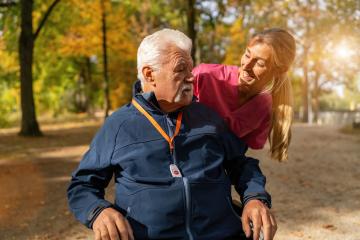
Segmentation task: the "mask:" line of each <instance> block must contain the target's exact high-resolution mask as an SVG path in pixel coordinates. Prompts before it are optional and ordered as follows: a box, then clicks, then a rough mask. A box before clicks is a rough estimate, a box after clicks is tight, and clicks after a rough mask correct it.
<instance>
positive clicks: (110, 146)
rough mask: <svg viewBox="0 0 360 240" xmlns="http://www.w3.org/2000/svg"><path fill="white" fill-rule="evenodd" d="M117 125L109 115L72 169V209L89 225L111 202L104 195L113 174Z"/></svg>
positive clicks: (69, 197)
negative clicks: (76, 166)
mask: <svg viewBox="0 0 360 240" xmlns="http://www.w3.org/2000/svg"><path fill="white" fill-rule="evenodd" d="M110 118H111V116H110ZM113 122H114V121H113ZM114 125H115V124H112V123H111V121H110V120H109V119H108V120H107V121H106V122H105V124H104V126H103V127H102V128H101V129H100V131H99V132H98V133H97V134H96V136H95V138H94V139H93V141H92V143H91V145H90V148H89V150H88V151H87V152H86V153H85V155H84V156H83V159H82V160H81V162H80V164H79V166H78V168H77V169H76V170H75V172H73V174H72V179H71V182H70V185H69V187H68V190H67V196H68V203H69V207H70V210H71V211H72V212H73V213H74V215H75V217H76V218H77V219H78V220H79V221H80V222H81V223H83V224H84V225H86V226H87V227H88V228H91V227H92V223H93V222H94V220H95V218H96V217H97V216H98V215H99V213H100V212H101V211H102V210H103V209H105V208H107V207H110V206H112V204H111V203H110V202H108V201H106V200H105V199H104V196H105V188H106V187H107V186H108V184H109V182H110V180H111V178H112V175H113V168H112V166H111V158H112V154H113V152H114V147H115V140H116V135H117V132H118V130H117V129H116V126H114Z"/></svg>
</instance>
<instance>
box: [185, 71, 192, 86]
mask: <svg viewBox="0 0 360 240" xmlns="http://www.w3.org/2000/svg"><path fill="white" fill-rule="evenodd" d="M186 81H187V82H191V83H192V82H194V75H193V74H192V72H191V71H188V74H187V76H186Z"/></svg>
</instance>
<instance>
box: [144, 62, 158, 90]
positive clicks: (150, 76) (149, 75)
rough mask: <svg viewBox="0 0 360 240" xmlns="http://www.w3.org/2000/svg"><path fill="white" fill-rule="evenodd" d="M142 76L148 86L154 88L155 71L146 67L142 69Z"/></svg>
mask: <svg viewBox="0 0 360 240" xmlns="http://www.w3.org/2000/svg"><path fill="white" fill-rule="evenodd" d="M142 74H143V77H144V80H145V83H146V84H150V85H152V86H154V85H155V80H154V71H153V69H152V68H151V67H149V66H144V67H143V68H142Z"/></svg>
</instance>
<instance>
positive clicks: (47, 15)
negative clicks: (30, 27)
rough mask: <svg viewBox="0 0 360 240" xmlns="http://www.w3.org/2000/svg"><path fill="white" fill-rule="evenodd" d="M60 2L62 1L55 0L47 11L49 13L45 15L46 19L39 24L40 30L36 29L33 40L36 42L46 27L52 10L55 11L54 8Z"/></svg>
mask: <svg viewBox="0 0 360 240" xmlns="http://www.w3.org/2000/svg"><path fill="white" fill-rule="evenodd" d="M59 2H60V0H55V1H54V2H53V3H52V4H51V5H50V7H49V8H48V9H47V11H46V12H45V14H44V17H43V18H42V19H41V22H40V23H39V26H38V28H37V29H36V31H35V33H34V35H33V38H34V41H35V40H36V38H37V36H38V35H39V33H40V31H41V29H42V28H43V26H44V25H45V22H46V20H47V19H48V18H49V16H50V14H51V12H52V10H53V9H54V7H55V6H56V5H57V4H58V3H59Z"/></svg>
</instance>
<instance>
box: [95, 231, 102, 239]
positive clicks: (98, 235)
mask: <svg viewBox="0 0 360 240" xmlns="http://www.w3.org/2000/svg"><path fill="white" fill-rule="evenodd" d="M94 232H95V240H101V235H100V234H101V232H100V230H99V229H94Z"/></svg>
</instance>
